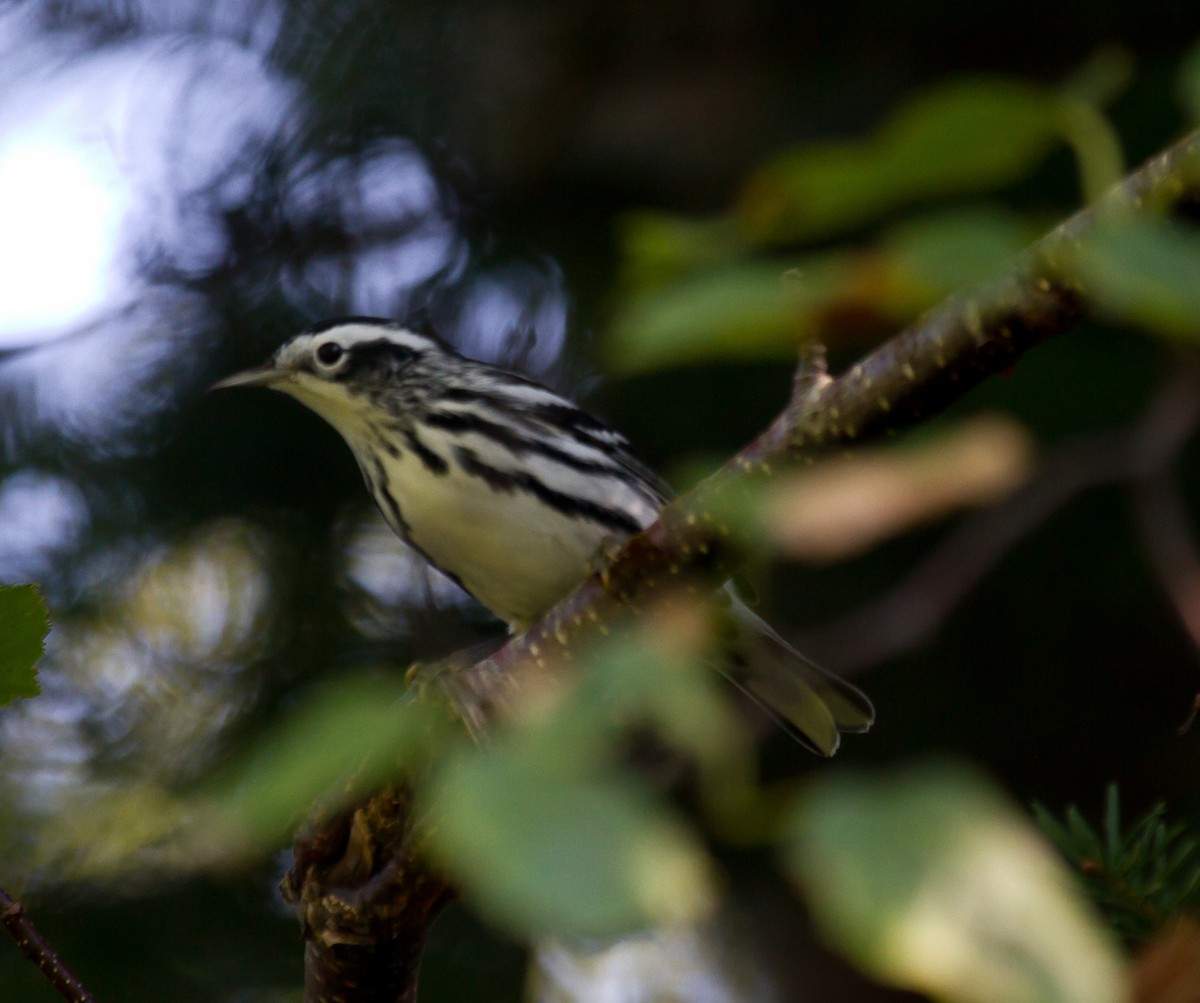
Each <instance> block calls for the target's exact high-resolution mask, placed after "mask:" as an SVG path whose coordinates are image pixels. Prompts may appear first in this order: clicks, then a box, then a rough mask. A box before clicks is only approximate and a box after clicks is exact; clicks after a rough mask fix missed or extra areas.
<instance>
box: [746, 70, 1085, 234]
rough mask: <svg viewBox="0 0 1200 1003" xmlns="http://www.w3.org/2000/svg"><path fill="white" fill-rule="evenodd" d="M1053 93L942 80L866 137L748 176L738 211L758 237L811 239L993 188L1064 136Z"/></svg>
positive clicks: (785, 159)
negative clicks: (918, 204)
mask: <svg viewBox="0 0 1200 1003" xmlns="http://www.w3.org/2000/svg"><path fill="white" fill-rule="evenodd" d="M1063 128H1064V121H1063V98H1062V97H1061V96H1060V95H1059V94H1057V93H1056V92H1054V91H1050V90H1047V89H1044V88H1039V87H1035V86H1032V85H1029V84H1025V83H1020V82H1016V81H1011V80H1004V79H997V78H985V79H976V80H967V81H961V82H955V83H951V84H947V85H945V86H943V87H940V88H938V89H936V90H933V91H930V92H929V93H927V94H925V95H923V96H922V97H920V98H918V99H917V100H915V101H914V102H912V103H911V104H910V105H909V106H908V107H907V108H905V109H903V110H901V111H900V112H899V113H898V114H897V115H896V116H895V117H894V118H893V119H892V120H891V122H889V123H888V124H887V125H886V126H885V127H884V128H883V129H882V130H881V131H880V132H879V134H878V135H877V136H876V137H875V138H873V139H870V140H866V141H851V142H843V143H830V144H825V145H820V146H809V147H804V148H801V149H798V150H795V151H793V152H790V153H786V154H784V155H782V156H780V157H778V158H776V159H775V160H774V161H772V162H770V163H768V164H767V165H766V166H765V167H763V168H762V169H761V170H760V171H758V172H757V173H756V174H755V175H754V176H753V177H752V178H751V179H750V181H749V182H748V184H747V186H746V188H745V190H744V192H743V194H742V198H741V202H740V206H739V211H738V215H739V218H740V221H741V225H742V229H743V232H744V233H745V234H746V236H747V237H748V238H749V239H750V240H752V241H756V242H764V241H765V242H774V241H781V240H786V241H792V240H811V239H815V238H819V237H825V236H828V235H830V234H832V233H834V232H837V231H839V230H845V229H850V228H853V227H857V226H861V225H863V224H865V223H868V222H871V221H873V220H875V219H877V218H879V217H880V216H882V215H884V214H885V213H887V212H889V211H891V210H893V209H895V208H897V207H899V206H902V205H906V204H911V203H912V202H915V201H918V200H921V199H925V198H930V197H942V196H948V195H961V194H969V193H977V192H984V191H991V190H995V189H997V188H1000V187H1002V186H1004V185H1007V184H1010V183H1012V182H1014V181H1016V180H1017V179H1019V178H1021V177H1022V176H1024V175H1025V174H1027V173H1028V172H1029V171H1031V170H1032V169H1033V168H1034V167H1035V166H1036V165H1037V164H1038V163H1039V162H1040V161H1041V160H1042V159H1043V158H1044V157H1045V156H1046V155H1047V154H1048V153H1049V152H1050V151H1051V150H1052V149H1053V148H1054V147H1055V146H1056V145H1058V144H1060V143H1061V142H1062V137H1063Z"/></svg>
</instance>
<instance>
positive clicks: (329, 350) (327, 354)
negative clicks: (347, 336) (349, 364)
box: [317, 341, 345, 366]
mask: <svg viewBox="0 0 1200 1003" xmlns="http://www.w3.org/2000/svg"><path fill="white" fill-rule="evenodd" d="M344 353H345V349H343V348H342V346H341V345H339V344H338V343H337V342H336V341H327V342H325V344H323V345H320V346H318V348H317V361H318V362H319V363H321V365H323V366H334V365H337V362H338V360H339V359H340V358H341V357H342V355H343V354H344Z"/></svg>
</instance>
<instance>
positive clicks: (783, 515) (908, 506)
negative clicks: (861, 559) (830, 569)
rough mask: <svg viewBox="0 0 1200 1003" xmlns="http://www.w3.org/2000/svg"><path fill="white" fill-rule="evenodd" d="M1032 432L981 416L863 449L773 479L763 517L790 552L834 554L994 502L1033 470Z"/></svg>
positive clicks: (826, 557) (806, 556) (813, 556)
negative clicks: (913, 439)
mask: <svg viewBox="0 0 1200 1003" xmlns="http://www.w3.org/2000/svg"><path fill="white" fill-rule="evenodd" d="M1032 456H1033V442H1032V439H1031V437H1030V436H1029V434H1028V433H1027V432H1026V431H1025V429H1024V428H1022V427H1021V426H1020V425H1018V424H1016V423H1015V422H1013V421H1012V420H1011V419H1008V418H1005V417H1001V416H998V415H983V416H979V417H976V418H972V419H968V420H966V421H964V422H962V423H961V424H959V425H957V426H955V427H954V428H952V429H950V430H949V431H943V432H942V434H940V435H937V436H929V437H924V438H922V439H921V440H920V441H919V442H917V443H913V444H908V443H906V444H903V445H901V446H899V447H897V446H889V447H880V448H876V449H867V450H862V451H860V452H858V453H857V454H855V455H854V456H852V457H849V458H845V459H832V460H826V461H824V462H821V463H818V464H816V465H814V466H811V467H806V468H804V469H803V470H800V471H797V472H796V473H793V474H788V475H785V476H783V477H780V478H778V479H777V480H775V481H774V482H773V483H771V484H769V485H767V486H766V488H765V491H764V494H763V497H762V499H761V503H762V508H761V511H760V513H759V519H758V520H757V522H758V523H759V524H761V525H763V527H764V529H765V532H766V534H767V536H768V538H770V539H771V540H773V541H774V543H775V545H776V546H777V547H778V548H780V549H781V550H782V551H783V552H784V553H785V554H787V555H788V556H789V557H792V558H798V559H800V560H808V561H822V562H824V561H835V560H842V559H845V558H847V557H851V556H853V555H856V554H859V553H861V552H862V551H864V550H866V549H867V548H869V547H872V546H875V545H876V544H878V543H880V542H882V541H883V540H885V539H888V538H889V537H892V536H895V535H897V534H899V533H902V532H904V531H905V530H908V529H910V528H912V527H913V526H914V525H917V524H920V523H922V522H925V521H927V520H930V519H933V518H936V517H938V516H941V515H945V514H947V513H949V512H951V511H953V510H954V509H956V508H959V507H962V506H966V505H981V504H986V503H988V502H991V501H994V500H996V499H997V498H999V497H1001V496H1003V495H1004V494H1006V493H1007V492H1009V491H1011V490H1013V489H1014V488H1015V487H1016V486H1017V485H1019V484H1020V483H1021V482H1023V481H1024V480H1025V478H1026V476H1027V475H1028V472H1029V468H1030V465H1031V461H1032Z"/></svg>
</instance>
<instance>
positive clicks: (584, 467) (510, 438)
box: [425, 411, 620, 477]
mask: <svg viewBox="0 0 1200 1003" xmlns="http://www.w3.org/2000/svg"><path fill="white" fill-rule="evenodd" d="M425 423H426V424H428V425H432V426H434V427H435V428H440V429H443V430H444V431H447V432H451V433H455V434H458V435H463V434H466V433H469V432H474V433H475V434H476V435H481V436H483V437H484V438H486V439H491V440H492V441H493V442H495V443H498V444H499V445H501V446H503V447H504V448H505V449H507V450H508V451H509V452H510V453H512V454H513V455H514V456H524V455H525V454H526V453H535V454H536V455H538V456H544V457H546V458H547V459H550V460H554V461H555V462H556V463H561V464H562V465H563V466H564V467H569V468H570V469H572V470H578V471H580V472H582V473H586V474H608V475H610V476H614V477H617V476H620V470H619V469H617V467H616V465H615V464H614V463H612V462H610V461H608V460H604V459H600V460H587V459H584V458H583V457H581V456H575V455H574V454H572V453H568V452H567V451H566V450H563V449H559V448H558V447H557V446H554V445H552V444H551V443H549V442H546V441H545V440H543V439H533V438H526V437H525V436H523V435H520V434H519V433H517V432H514V431H513V430H512V429H511V428H507V427H506V426H504V425H498V424H496V423H495V422H493V421H488V420H487V419H486V418H480V417H479V416H478V415H476V414H471V413H469V412H463V411H432V412H430V413H429V414H428V415H426V416H425ZM600 456H601V457H603V456H604V454H603V453H600Z"/></svg>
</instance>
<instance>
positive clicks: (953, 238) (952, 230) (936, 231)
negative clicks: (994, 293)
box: [883, 206, 1036, 299]
mask: <svg viewBox="0 0 1200 1003" xmlns="http://www.w3.org/2000/svg"><path fill="white" fill-rule="evenodd" d="M1035 236H1036V230H1035V228H1034V227H1032V226H1031V225H1030V224H1029V223H1028V222H1026V221H1025V220H1023V219H1022V218H1021V217H1019V216H1017V215H1015V214H1013V213H1010V212H1006V211H1004V210H1002V209H998V208H993V207H989V206H973V207H971V208H966V209H958V210H952V211H948V212H940V213H931V214H929V215H926V216H919V217H916V218H914V219H911V220H908V221H906V222H904V223H900V224H898V225H896V226H895V227H893V228H892V229H891V230H890V231H889V232H888V234H887V236H886V237H885V239H884V241H883V249H884V250H885V251H886V252H887V253H890V254H892V255H894V256H895V258H896V259H897V260H896V264H897V265H898V266H899V267H900V268H903V269H905V270H906V271H907V272H908V273H909V274H910V275H911V276H912V280H913V282H915V283H920V284H921V285H922V286H924V287H925V288H926V289H928V295H929V297H930V299H933V298H935V297H940V296H945V295H946V294H947V293H949V292H952V291H953V290H955V289H960V288H963V287H966V286H972V285H976V284H978V283H981V282H984V281H986V280H988V279H991V278H993V277H995V275H996V274H997V273H998V272H999V271H1000V270H1001V269H1002V268H1003V267H1004V266H1005V265H1006V264H1008V263H1010V262H1011V261H1012V259H1013V258H1014V257H1016V256H1017V255H1018V254H1020V253H1021V251H1023V250H1024V249H1025V247H1026V246H1027V245H1028V244H1029V243H1030V242H1031V241H1032V240H1033V239H1034V237H1035Z"/></svg>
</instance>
